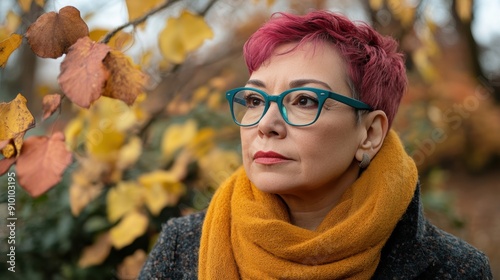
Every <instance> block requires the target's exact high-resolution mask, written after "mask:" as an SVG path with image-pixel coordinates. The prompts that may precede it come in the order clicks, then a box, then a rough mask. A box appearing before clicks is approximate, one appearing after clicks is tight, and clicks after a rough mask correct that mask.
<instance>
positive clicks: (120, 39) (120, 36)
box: [89, 28, 133, 50]
mask: <svg viewBox="0 0 500 280" xmlns="http://www.w3.org/2000/svg"><path fill="white" fill-rule="evenodd" d="M108 32H109V30H106V29H102V28H96V29H93V30H92V31H90V33H89V37H90V39H92V41H96V42H99V41H100V40H102V39H103V38H104V36H106V34H108ZM132 39H133V37H132V35H130V33H127V32H123V31H120V32H118V33H117V34H115V35H114V36H113V37H112V38H111V40H110V41H109V42H108V43H107V45H108V46H110V47H113V48H115V49H117V50H122V49H124V48H125V47H127V46H129V45H130V43H132Z"/></svg>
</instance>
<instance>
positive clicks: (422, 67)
mask: <svg viewBox="0 0 500 280" xmlns="http://www.w3.org/2000/svg"><path fill="white" fill-rule="evenodd" d="M412 58H413V62H414V63H415V65H416V66H417V69H418V72H419V73H420V74H421V75H422V77H423V78H424V79H425V80H426V81H429V82H430V81H433V80H434V79H435V78H436V75H437V71H436V69H435V68H434V66H433V65H432V63H431V62H430V60H429V55H428V53H427V51H426V50H425V49H423V48H420V49H418V50H416V51H414V52H413V54H412Z"/></svg>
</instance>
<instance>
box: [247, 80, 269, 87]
mask: <svg viewBox="0 0 500 280" xmlns="http://www.w3.org/2000/svg"><path fill="white" fill-rule="evenodd" d="M246 84H247V85H253V86H256V87H260V88H265V87H266V85H265V84H264V82H263V81H261V80H248V81H247V83H246Z"/></svg>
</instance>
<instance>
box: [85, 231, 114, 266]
mask: <svg viewBox="0 0 500 280" xmlns="http://www.w3.org/2000/svg"><path fill="white" fill-rule="evenodd" d="M111 247H112V245H111V239H110V238H109V232H105V233H103V234H101V235H99V236H98V237H97V240H96V241H95V243H94V244H92V245H90V246H87V247H85V249H83V253H82V256H81V257H80V259H79V260H78V266H79V267H81V268H86V267H89V266H92V265H98V264H101V263H103V262H104V260H105V259H106V258H107V257H108V256H109V253H110V252H111Z"/></svg>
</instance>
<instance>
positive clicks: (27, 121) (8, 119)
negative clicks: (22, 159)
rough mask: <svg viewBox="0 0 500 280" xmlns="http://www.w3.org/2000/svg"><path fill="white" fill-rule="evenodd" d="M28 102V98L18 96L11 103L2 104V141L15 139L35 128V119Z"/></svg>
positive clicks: (0, 132)
mask: <svg viewBox="0 0 500 280" xmlns="http://www.w3.org/2000/svg"><path fill="white" fill-rule="evenodd" d="M26 102H27V100H26V98H24V96H23V95H22V94H18V95H17V96H16V98H15V99H14V100H12V101H11V102H9V103H4V102H2V103H0V140H10V139H14V138H16V137H17V136H18V135H19V134H20V133H23V132H25V131H26V130H28V129H30V128H32V127H34V126H35V118H33V115H32V114H31V112H30V111H29V110H28V107H27V106H26Z"/></svg>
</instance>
